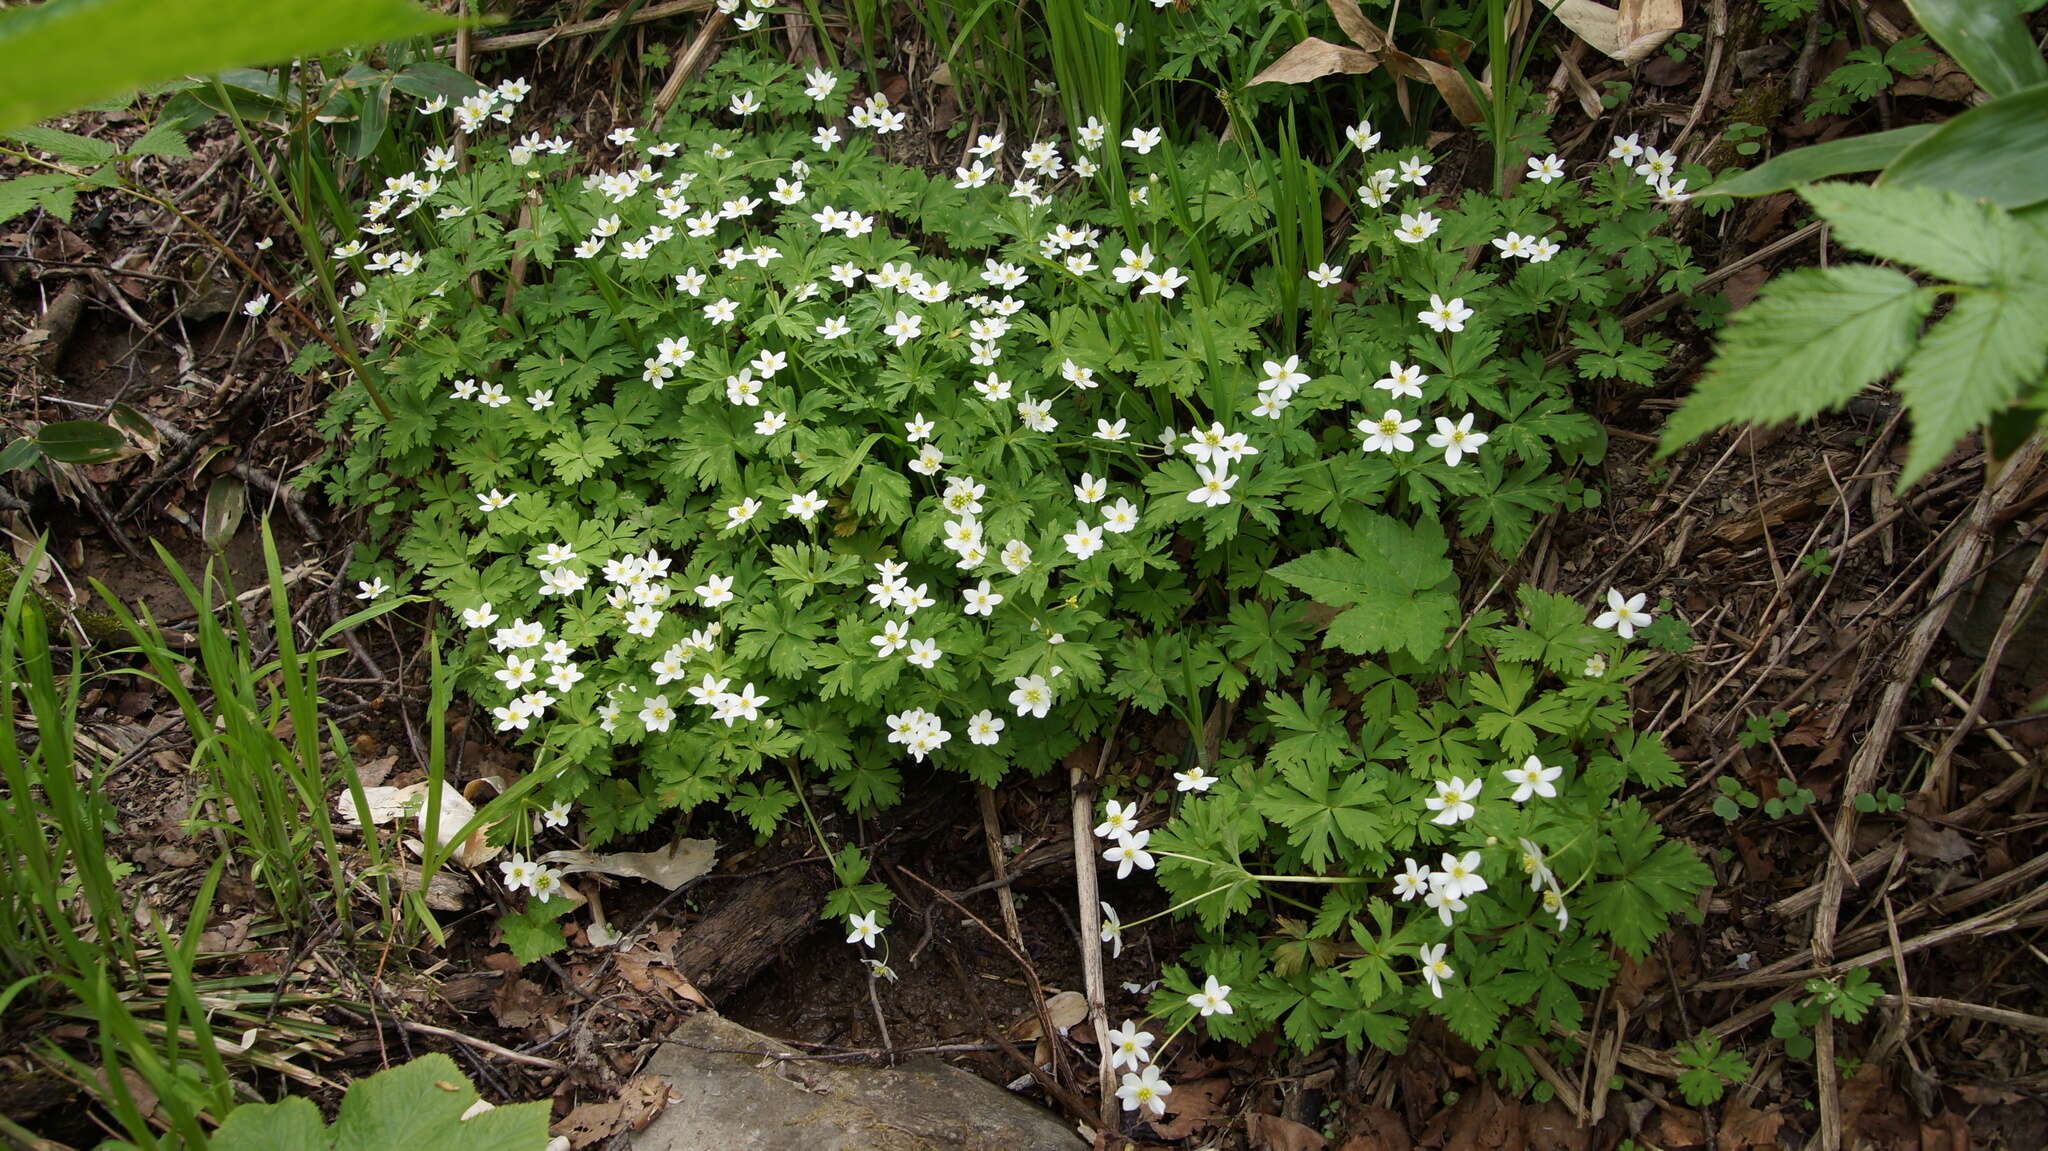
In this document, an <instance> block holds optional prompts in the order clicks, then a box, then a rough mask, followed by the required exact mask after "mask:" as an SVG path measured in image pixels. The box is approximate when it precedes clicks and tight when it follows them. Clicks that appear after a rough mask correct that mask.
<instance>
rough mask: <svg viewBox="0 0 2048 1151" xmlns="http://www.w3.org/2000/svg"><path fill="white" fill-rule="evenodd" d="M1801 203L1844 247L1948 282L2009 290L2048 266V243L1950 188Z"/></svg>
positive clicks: (1826, 190)
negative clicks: (1818, 216)
mask: <svg viewBox="0 0 2048 1151" xmlns="http://www.w3.org/2000/svg"><path fill="white" fill-rule="evenodd" d="M1800 195H1802V196H1804V197H1805V198H1806V201H1807V203H1809V204H1812V205H1813V208H1814V210H1815V211H1817V212H1819V213H1820V214H1821V215H1823V216H1825V217H1827V221H1828V223H1829V224H1830V225H1832V226H1833V228H1834V237H1835V239H1836V240H1838V241H1840V242H1841V243H1843V244H1847V245H1848V246H1849V247H1851V248H1854V249H1856V250H1857V251H1859V252H1864V253H1867V254H1869V255H1872V256H1876V257H1877V258H1879V259H1881V260H1897V261H1899V262H1901V263H1906V264H1911V265H1913V266H1914V267H1916V268H1919V269H1922V270H1923V271H1926V272H1928V273H1929V274H1931V275H1935V276H1939V277H1941V278H1942V279H1945V280H1953V281H1955V282H1957V283H1961V284H1992V283H2008V282H2011V281H2013V280H2014V279H2016V278H2017V277H2019V276H2020V275H2022V274H2024V273H2026V272H2028V271H2035V272H2038V271H2039V270H2040V269H2041V268H2042V267H2044V266H2048V237H2044V236H2043V234H2042V233H2041V232H2040V231H2038V230H2036V229H2034V228H2031V227H2029V226H2027V225H2026V224H2023V223H2021V222H2020V221H2018V220H2016V219H2014V218H2013V217H2012V216H2011V215H2010V214H2008V213H2006V212H2004V211H2002V210H2000V209H1999V208H1998V207H1996V206H1995V205H1991V204H1986V203H1982V202H1980V201H1976V200H1971V199H1969V198H1967V197H1965V196H1960V195H1957V194H1956V193H1954V192H1952V191H1949V190H1948V189H1946V188H1924V187H1894V186H1889V185H1879V186H1871V185H1865V184H1839V183H1838V184H1816V185H1815V186H1813V187H1811V188H1805V189H1802V190H1801V191H1800Z"/></svg>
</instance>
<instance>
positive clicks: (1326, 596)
mask: <svg viewBox="0 0 2048 1151" xmlns="http://www.w3.org/2000/svg"><path fill="white" fill-rule="evenodd" d="M1347 535H1348V537H1349V538H1350V542H1351V546H1352V548H1353V549H1355V550H1352V551H1346V550H1345V549H1343V548H1324V549H1322V550H1321V551H1317V552H1311V553H1309V554H1308V555H1305V556H1303V557H1301V558H1300V559H1298V560H1295V561H1294V562H1292V563H1288V564H1282V565H1281V566H1279V567H1277V568H1274V569H1273V572H1272V574H1273V575H1274V576H1275V577H1277V578H1278V579H1280V580H1281V581H1282V582H1284V583H1287V584H1289V585H1291V586H1293V587H1296V588H1299V589H1300V590H1302V591H1304V592H1306V593H1308V595H1310V596H1311V597H1313V598H1314V599H1315V601H1316V602H1317V603H1321V604H1326V605H1328V606H1330V607H1339V608H1349V610H1348V611H1345V612H1343V613H1342V614H1340V615H1338V616H1337V618H1336V619H1334V620H1332V621H1331V623H1330V629H1329V631H1328V633H1327V634H1326V635H1325V636H1324V641H1325V642H1326V643H1328V644H1330V645H1332V646H1334V647H1337V648H1340V649H1342V650H1344V651H1348V652H1353V653H1365V652H1379V651H1395V650H1398V649H1402V648H1406V649H1407V650H1408V651H1409V652H1411V653H1413V654H1414V656H1415V657H1416V658H1417V659H1421V660H1428V659H1431V658H1432V657H1433V656H1434V655H1435V654H1436V652H1437V649H1438V648H1439V647H1440V646H1441V645H1442V644H1443V638H1444V632H1445V631H1446V630H1448V629H1449V628H1450V626H1451V623H1452V621H1453V620H1455V619H1456V618H1457V614H1458V599H1457V596H1456V595H1454V594H1453V593H1452V591H1451V590H1450V586H1452V579H1453V577H1452V574H1451V562H1450V560H1449V559H1447V558H1445V556H1444V550H1445V543H1444V537H1443V529H1442V528H1440V527H1438V526H1437V525H1436V523H1435V522H1433V521H1429V520H1425V521H1423V522H1422V523H1420V524H1417V525H1416V526H1414V527H1409V526H1408V525H1406V524H1403V523H1401V522H1400V521H1399V520H1396V519H1392V518H1390V517H1387V516H1381V515H1366V516H1364V517H1361V519H1360V521H1359V522H1357V523H1356V525H1355V526H1354V530H1352V531H1350V532H1348V533H1347Z"/></svg>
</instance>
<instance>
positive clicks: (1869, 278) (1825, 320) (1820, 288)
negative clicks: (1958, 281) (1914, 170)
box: [1658, 264, 1935, 455]
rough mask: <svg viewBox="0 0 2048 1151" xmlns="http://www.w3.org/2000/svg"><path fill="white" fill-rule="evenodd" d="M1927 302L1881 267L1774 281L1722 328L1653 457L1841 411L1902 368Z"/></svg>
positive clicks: (1930, 297)
mask: <svg viewBox="0 0 2048 1151" xmlns="http://www.w3.org/2000/svg"><path fill="white" fill-rule="evenodd" d="M1934 299H1935V293H1934V292H1933V291H1931V290H1929V289H1923V288H1921V287H1920V286H1918V285H1917V284H1915V283H1914V282H1913V281H1912V279H1911V278H1910V277H1908V276H1906V275H1905V274H1904V273H1902V272H1895V271H1892V270H1890V269H1888V268H1873V267H1868V266H1865V265H1854V264H1852V265H1849V266H1846V267H1839V268H1801V269H1799V270H1798V271H1795V272H1789V273H1787V274H1785V275H1782V276H1779V277H1778V278H1777V279H1776V280H1773V281H1771V283H1770V284H1769V285H1767V286H1766V287H1765V288H1764V290H1763V292H1762V293H1761V294H1760V295H1759V296H1758V297H1757V299H1756V302H1755V303H1752V304H1751V305H1750V306H1749V307H1747V308H1744V309H1742V310H1741V311H1739V312H1737V313H1735V316H1734V318H1733V319H1732V320H1730V321H1729V324H1728V327H1727V329H1726V331H1725V332H1724V334H1723V335H1722V337H1721V344H1720V348H1719V351H1718V352H1717V353H1716V355H1715V357H1714V360H1713V362H1712V363H1710V364H1709V365H1708V366H1707V371H1706V374H1705V375H1703V376H1702V377H1701V379H1700V382H1699V386H1698V387H1697V388H1695V389H1694V391H1693V394H1692V395H1690V396H1688V397H1686V400H1685V403H1684V405H1683V406H1681V407H1680V408H1679V409H1678V411H1677V412H1675V413H1673V414H1672V416H1671V420H1670V422H1669V423H1668V424H1666V425H1665V428H1664V437H1663V441H1662V443H1661V444H1660V446H1659V448H1658V451H1659V453H1660V454H1664V455H1669V454H1670V453H1671V452H1674V451H1676V450H1678V449H1679V448H1680V447H1683V446H1684V445H1685V444H1687V443H1690V442H1691V441H1693V440H1695V439H1698V438H1699V437H1700V436H1702V435H1704V434H1706V433H1707V432H1709V431H1712V430H1713V429H1715V428H1720V427H1727V426H1730V425H1734V424H1745V423H1759V424H1767V423H1773V422H1775V421H1778V420H1795V419H1807V418H1810V417H1812V416H1814V415H1817V414H1819V413H1820V412H1822V411H1825V410H1827V409H1828V408H1832V407H1836V406H1839V405H1841V404H1844V403H1847V402H1848V401H1849V399H1850V398H1851V397H1853V396H1855V395H1856V394H1857V393H1858V392H1861V391H1862V390H1863V389H1864V388H1866V387H1868V386H1870V385H1871V384H1873V383H1876V382H1877V381H1878V380H1881V379H1883V378H1884V377H1885V376H1886V375H1888V374H1890V373H1891V372H1892V371H1893V370H1894V369H1896V368H1897V367H1898V366H1899V364H1900V363H1901V362H1903V361H1904V360H1905V358H1906V355H1907V353H1908V352H1910V351H1912V349H1913V344H1914V342H1915V339H1916V338H1917V336H1918V335H1919V330H1920V321H1921V320H1922V319H1923V318H1925V316H1926V315H1927V313H1928V311H1929V310H1930V309H1931V308H1933V306H1934Z"/></svg>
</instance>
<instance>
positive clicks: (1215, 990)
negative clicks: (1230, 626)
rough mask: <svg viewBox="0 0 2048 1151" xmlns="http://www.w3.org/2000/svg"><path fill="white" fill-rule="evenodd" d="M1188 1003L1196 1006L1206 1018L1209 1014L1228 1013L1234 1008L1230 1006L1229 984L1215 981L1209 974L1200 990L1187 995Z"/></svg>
mask: <svg viewBox="0 0 2048 1151" xmlns="http://www.w3.org/2000/svg"><path fill="white" fill-rule="evenodd" d="M1188 1005H1189V1006H1191V1007H1195V1008H1198V1009H1199V1010H1200V1011H1201V1012H1202V1015H1203V1016H1204V1017H1205V1018H1206V1017H1208V1016H1211V1015H1229V1014H1232V1013H1233V1011H1234V1010H1235V1009H1234V1008H1232V1007H1231V1006H1230V985H1229V984H1227V983H1218V982H1216V977H1215V976H1214V975H1211V976H1210V977H1209V981H1208V982H1207V983H1204V984H1203V985H1202V989H1201V990H1200V991H1197V992H1195V993H1194V994H1193V995H1190V996H1188Z"/></svg>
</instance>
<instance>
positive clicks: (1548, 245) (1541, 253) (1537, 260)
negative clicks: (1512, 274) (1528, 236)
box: [1529, 236, 1564, 264]
mask: <svg viewBox="0 0 2048 1151" xmlns="http://www.w3.org/2000/svg"><path fill="white" fill-rule="evenodd" d="M1562 251H1564V249H1563V248H1561V247H1559V246H1558V243H1557V241H1556V240H1553V239H1551V238H1550V237H1549V236H1543V237H1540V238H1538V239H1537V240H1535V241H1533V242H1532V243H1530V245H1529V262H1530V263H1532V264H1546V263H1549V262H1550V258H1551V257H1552V256H1555V255H1557V254H1558V253H1559V252H1562Z"/></svg>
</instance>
